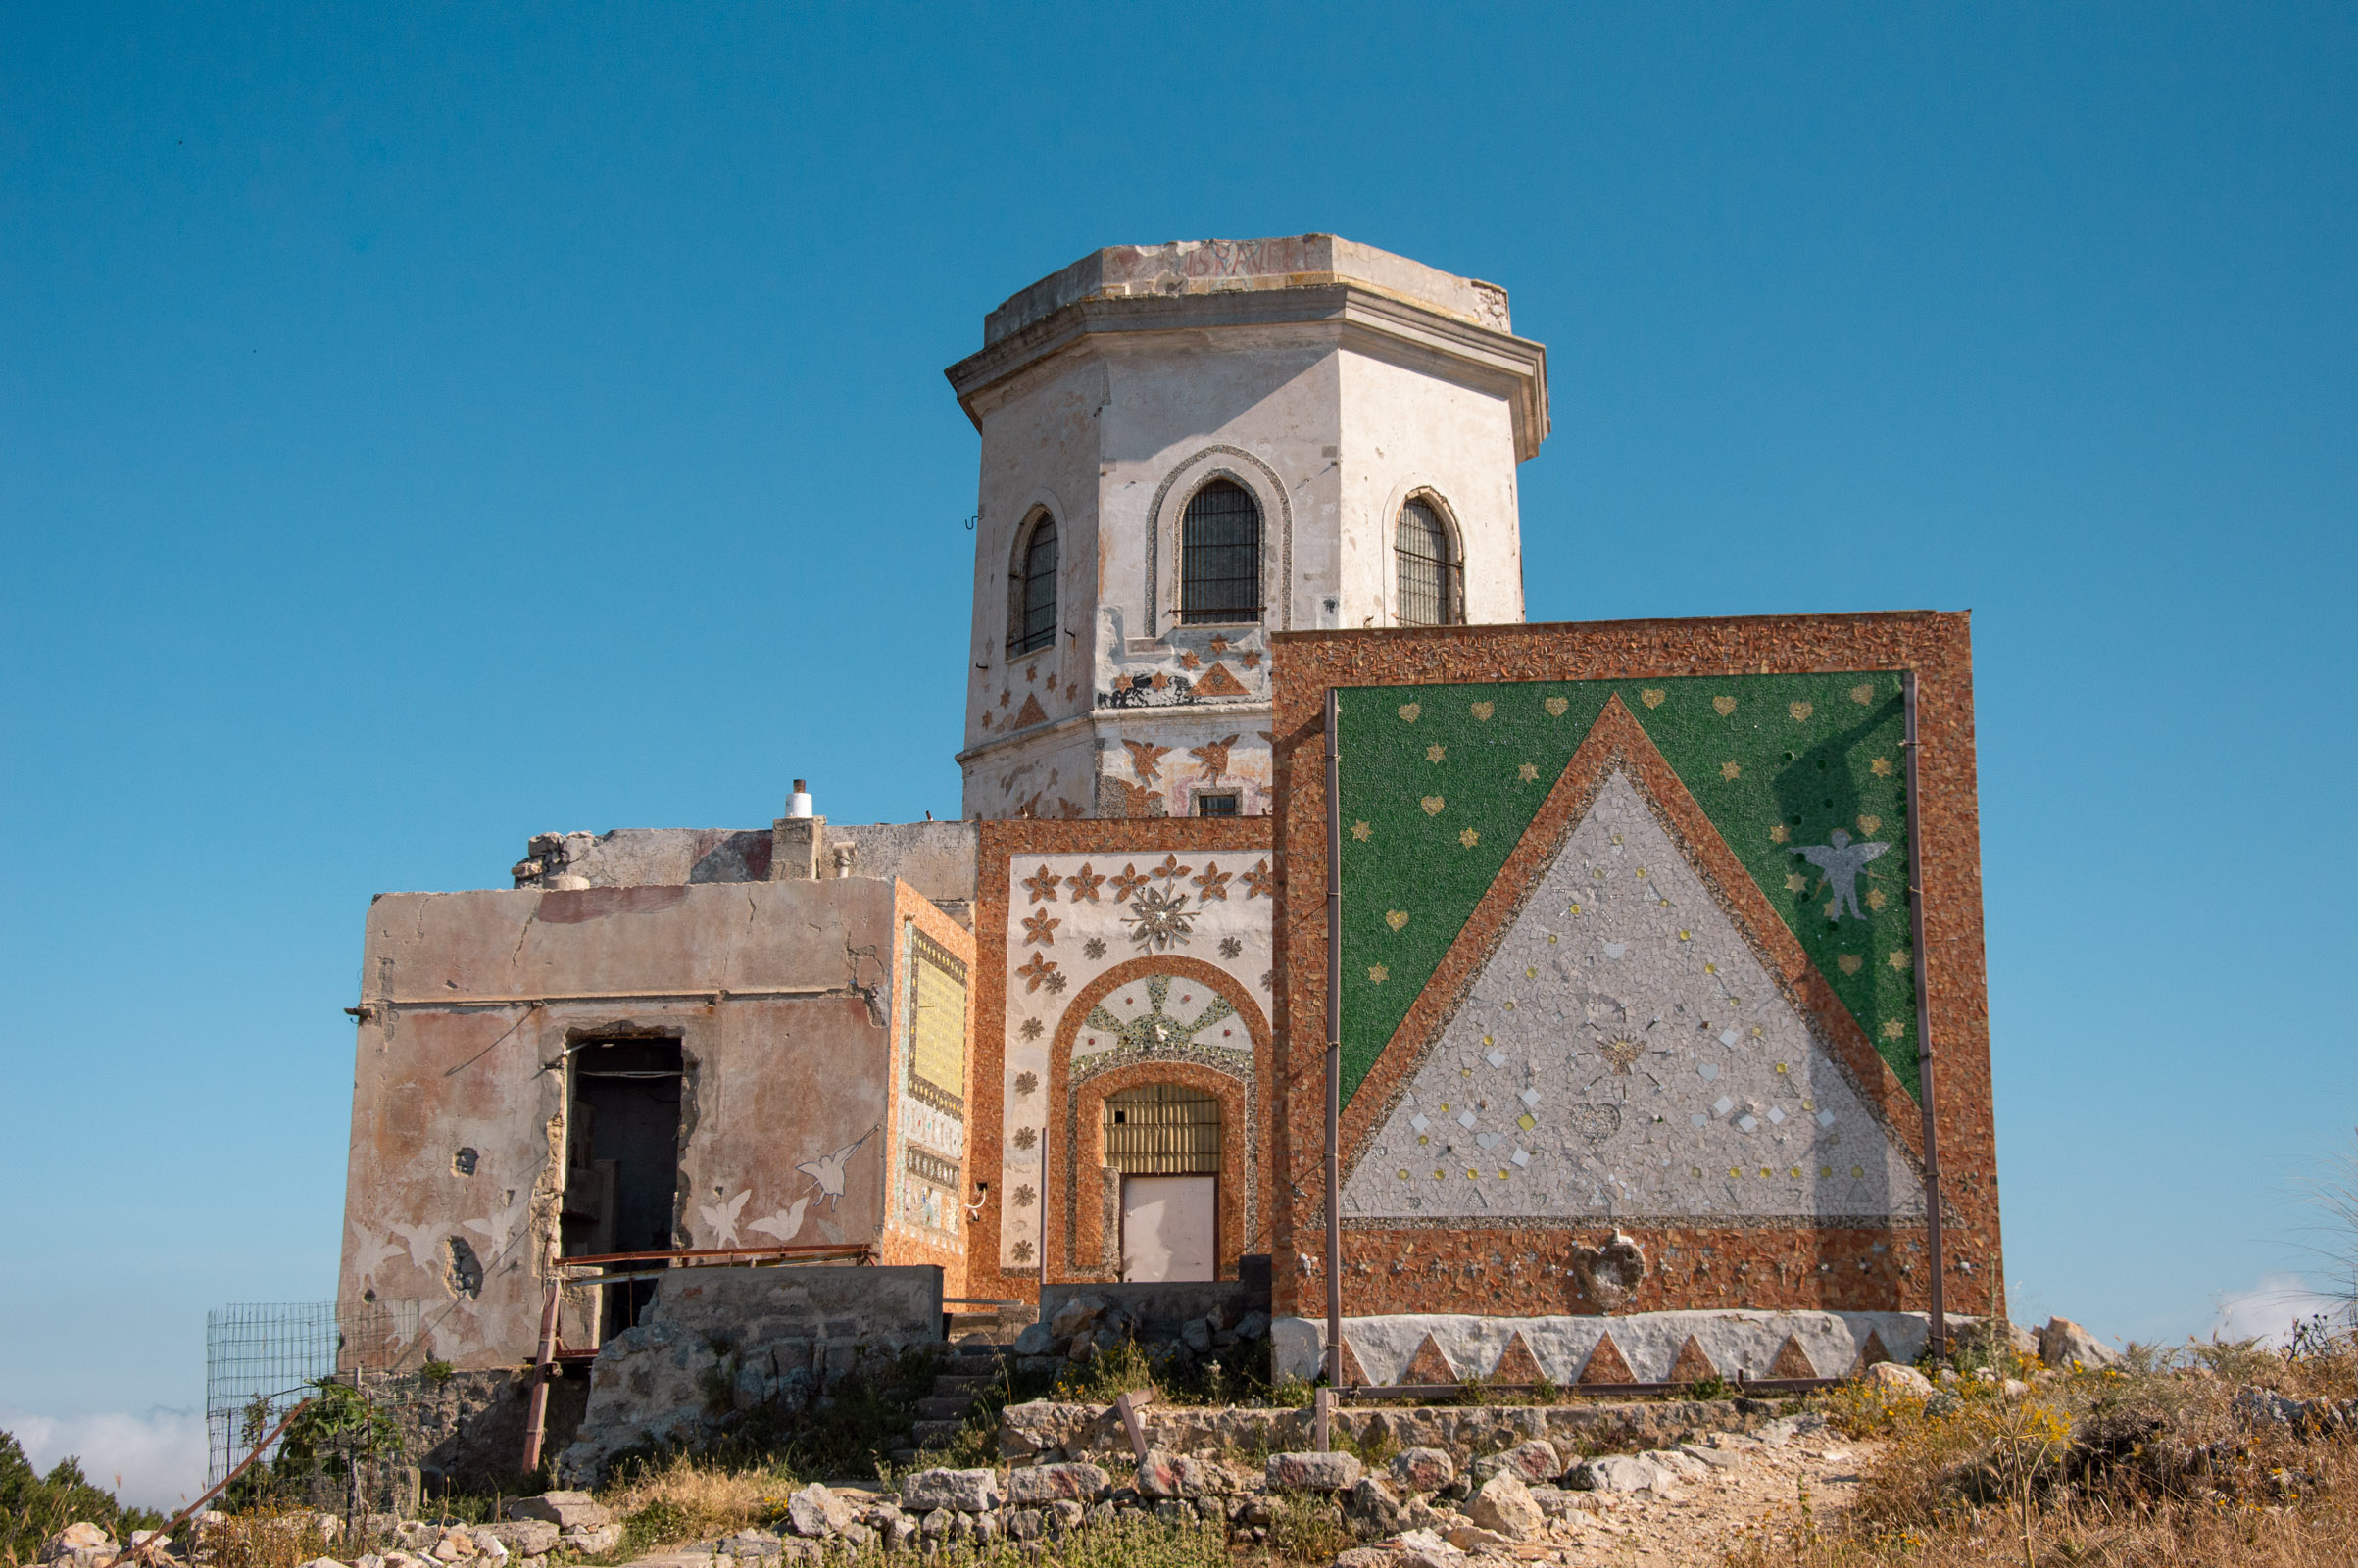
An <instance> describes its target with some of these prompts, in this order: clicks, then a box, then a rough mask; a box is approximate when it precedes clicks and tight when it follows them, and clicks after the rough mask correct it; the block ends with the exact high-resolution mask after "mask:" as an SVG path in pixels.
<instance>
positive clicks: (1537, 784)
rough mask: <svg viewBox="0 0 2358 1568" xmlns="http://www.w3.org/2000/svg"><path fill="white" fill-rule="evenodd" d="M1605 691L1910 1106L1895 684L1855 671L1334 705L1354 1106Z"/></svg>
mask: <svg viewBox="0 0 2358 1568" xmlns="http://www.w3.org/2000/svg"><path fill="white" fill-rule="evenodd" d="M1616 694H1617V695H1619V696H1620V698H1621V700H1622V703H1623V705H1624V706H1626V707H1627V708H1628V710H1629V711H1630V712H1631V713H1632V714H1633V715H1634V716H1635V718H1636V720H1637V722H1638V723H1639V725H1640V726H1641V727H1642V728H1643V729H1644V730H1645V731H1646V736H1647V738H1648V739H1649V740H1651V741H1652V742H1653V744H1654V745H1655V746H1656V747H1657V748H1658V749H1659V750H1660V751H1661V753H1662V756H1663V757H1664V759H1665V760H1667V761H1668V762H1669V764H1670V765H1671V767H1672V768H1673V770H1674V771H1675V772H1676V773H1677V774H1678V777H1679V779H1680V781H1681V782H1682V783H1683V784H1684V785H1685V786H1686V787H1687V789H1688V790H1689V792H1690V793H1691V794H1692V795H1693V796H1694V798H1695V802H1696V803H1697V805H1698V806H1700V808H1701V809H1702V810H1703V812H1704V814H1705V815H1706V816H1707V817H1708V819H1709V820H1710V822H1711V824H1712V826H1713V827H1714V828H1715V829H1716V830H1717V831H1718V832H1719V834H1720V836H1721V837H1722V839H1723V840H1724V841H1725V842H1726V844H1727V846H1728V848H1729V850H1730V851H1731V852H1732V853H1733V854H1734V855H1735V856H1736V858H1738V859H1739V860H1740V861H1741V862H1742V863H1743V865H1744V869H1745V870H1746V871H1747V872H1748V873H1749V874H1750V875H1751V877H1752V878H1753V880H1754V882H1755V883H1756V884H1757V886H1758V887H1759V889H1760V891H1761V893H1762V894H1763V896H1765V897H1766V898H1767V899H1768V901H1769V903H1770V905H1771V907H1773V908H1775V910H1776V911H1777V914H1778V916H1779V917H1780V918H1781V919H1782V920H1783V921H1784V922H1785V923H1786V925H1787V926H1788V928H1789V929H1791V930H1792V932H1793V935H1794V936H1795V937H1796V938H1797V939H1798V940H1799V941H1800V943H1801V945H1802V948H1803V950H1804V951H1805V952H1806V953H1807V954H1808V956H1810V958H1811V960H1812V961H1813V962H1814V963H1815V964H1816V965H1817V967H1818V968H1819V970H1820V971H1821V972H1822V973H1823V975H1824V976H1825V978H1826V980H1827V982H1828V984H1829V985H1830V986H1831V987H1832V989H1833V991H1834V993H1835V995H1836V996H1837V997H1838V998H1839V999H1840V1001H1841V1002H1842V1005H1843V1006H1844V1007H1846V1008H1847V1009H1848V1010H1849V1012H1850V1013H1851V1015H1852V1017H1854V1018H1855V1019H1856V1020H1857V1021H1858V1023H1859V1025H1860V1026H1861V1027H1862V1028H1863V1029H1865V1030H1866V1032H1867V1034H1868V1036H1869V1038H1870V1039H1871V1040H1872V1041H1873V1042H1874V1044H1875V1048H1876V1050H1877V1051H1878V1052H1879V1053H1880V1054H1882V1055H1883V1057H1884V1059H1885V1060H1886V1061H1887V1062H1888V1063H1890V1065H1891V1070H1892V1071H1893V1073H1895V1074H1896V1075H1897V1076H1898V1078H1899V1079H1900V1081H1901V1082H1902V1083H1904V1084H1906V1085H1907V1086H1908V1087H1909V1090H1910V1092H1911V1093H1913V1092H1914V1089H1915V1082H1916V1042H1915V1038H1914V1037H1915V964H1914V955H1913V953H1912V951H1911V946H1910V935H1909V923H1908V900H1907V888H1908V879H1909V878H1908V873H1909V867H1908V863H1907V822H1906V814H1905V812H1906V804H1907V803H1906V801H1905V799H1904V782H1905V775H1906V766H1905V760H1904V754H1903V751H1902V748H1901V745H1900V742H1901V739H1902V737H1903V732H1904V714H1903V712H1902V708H1901V702H1900V696H1899V677H1898V675H1897V674H1895V673H1893V672H1891V671H1889V670H1885V671H1874V670H1850V671H1835V672H1829V673H1819V674H1807V675H1731V676H1711V677H1688V678H1665V679H1656V680H1632V681H1560V682H1555V681H1549V682H1516V683H1498V684H1480V685H1472V684H1469V685H1450V686H1394V687H1357V688H1351V689H1348V690H1346V691H1345V692H1344V693H1343V694H1342V696H1341V699H1340V703H1341V724H1342V752H1343V760H1342V769H1341V782H1342V810H1343V820H1344V823H1345V828H1346V833H1345V838H1344V844H1343V852H1344V866H1343V886H1344V919H1345V926H1344V974H1345V982H1346V989H1345V998H1344V1015H1343V1040H1344V1070H1345V1088H1346V1093H1347V1095H1348V1094H1350V1093H1351V1092H1353V1091H1355V1090H1356V1088H1357V1087H1358V1085H1359V1083H1360V1082H1361V1081H1362V1080H1363V1079H1364V1078H1365V1077H1366V1075H1367V1073H1368V1071H1369V1069H1370V1068H1371V1067H1372V1066H1373V1065H1374V1063H1375V1060H1376V1058H1377V1056H1378V1055H1380V1054H1381V1053H1382V1051H1383V1049H1384V1046H1385V1044H1386V1043H1387V1042H1388V1041H1389V1040H1390V1039H1391V1038H1392V1035H1393V1032H1394V1030H1396V1029H1397V1028H1398V1027H1399V1025H1400V1019H1401V1018H1402V1017H1403V1016H1404V1015H1405V1014H1406V1012H1407V1010H1408V1008H1409V1006H1410V1005H1411V1004H1413V1002H1414V1001H1415V998H1416V994H1417V992H1418V990H1419V989H1420V988H1421V987H1422V986H1423V984H1424V982H1425V980H1426V979H1427V978H1428V977H1430V976H1431V974H1432V973H1433V970H1434V968H1435V966H1436V965H1437V964H1438V963H1439V962H1440V961H1441V958H1442V956H1443V955H1444V954H1445V953H1446V952H1447V951H1448V950H1449V944H1450V942H1451V941H1452V940H1453V939H1454V937H1455V936H1456V934H1457V932H1458V931H1459V929H1460V928H1461V927H1462V926H1463V925H1464V923H1465V920H1466V917H1467V915H1468V914H1469V913H1470V912H1471V911H1472V909H1473V907H1474V906H1475V904H1476V903H1477V902H1478V901H1479V900H1480V899H1481V897H1482V895H1483V894H1484V893H1485V892H1486V891H1488V889H1489V888H1490V886H1491V883H1492V881H1493V880H1494V879H1495V878H1496V877H1497V875H1498V869H1499V867H1500V865H1501V864H1502V863H1503V862H1504V860H1505V858H1506V856H1507V855H1508V854H1509V852H1511V851H1512V849H1513V848H1514V845H1515V843H1516V841H1517V839H1518V838H1519V837H1520V836H1521V834H1522V832H1523V830H1524V829H1525V828H1526V827H1527V826H1528V825H1529V824H1530V822H1531V820H1532V817H1533V815H1534V813H1535V812H1536V811H1537V810H1538V809H1539V807H1540V804H1541V802H1542V801H1543V800H1545V799H1546V797H1547V791H1548V789H1549V787H1550V786H1551V785H1552V784H1553V783H1554V782H1555V780H1556V778H1557V776H1558V775H1559V774H1560V773H1561V772H1562V770H1563V768H1564V765H1565V763H1566V761H1567V760H1569V759H1570V757H1571V755H1572V753H1573V752H1574V750H1575V749H1577V748H1578V746H1579V745H1580V743H1581V741H1582V739H1583V738H1584V737H1585V736H1586V735H1587V734H1588V732H1589V729H1590V727H1591V725H1592V724H1594V722H1595V721H1596V719H1597V715H1598V714H1599V713H1600V712H1601V711H1603V709H1604V706H1605V704H1606V703H1607V702H1608V701H1609V700H1610V699H1611V698H1612V697H1614V696H1615V695H1616ZM1411 904H1413V905H1414V908H1413V911H1412V913H1411V916H1410V918H1408V919H1407V920H1404V921H1402V920H1398V919H1396V917H1397V916H1399V915H1400V913H1401V912H1402V911H1403V910H1408V909H1409V908H1410V906H1411Z"/></svg>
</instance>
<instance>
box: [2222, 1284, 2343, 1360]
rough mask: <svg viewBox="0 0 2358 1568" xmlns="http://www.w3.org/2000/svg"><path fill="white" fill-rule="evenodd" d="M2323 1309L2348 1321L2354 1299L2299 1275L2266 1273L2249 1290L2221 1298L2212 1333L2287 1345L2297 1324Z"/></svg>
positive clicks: (2333, 1317) (2227, 1338) (2335, 1319)
mask: <svg viewBox="0 0 2358 1568" xmlns="http://www.w3.org/2000/svg"><path fill="white" fill-rule="evenodd" d="M2321 1312H2322V1313H2324V1314H2325V1315H2326V1316H2327V1317H2328V1318H2330V1319H2332V1320H2333V1321H2334V1322H2336V1323H2340V1324H2347V1323H2348V1322H2349V1320H2350V1302H2349V1300H2348V1299H2347V1298H2343V1297H2334V1296H2329V1295H2327V1294H2326V1293H2325V1292H2323V1291H2320V1290H2317V1289H2315V1288H2314V1287H2312V1286H2311V1285H2310V1284H2309V1282H2308V1281H2307V1280H2305V1279H2303V1278H2301V1277H2300V1276H2299V1275H2298V1274H2263V1275H2261V1276H2260V1278H2259V1279H2258V1280H2257V1281H2255V1282H2254V1283H2253V1284H2252V1285H2251V1286H2250V1287H2249V1288H2248V1289H2245V1290H2240V1291H2230V1292H2228V1293H2227V1294H2225V1295H2223V1296H2221V1297H2220V1298H2219V1312H2218V1316H2217V1317H2215V1318H2214V1319H2212V1321H2211V1335H2212V1337H2213V1338H2215V1339H2222V1340H2263V1341H2266V1342H2267V1343H2268V1344H2270V1345H2283V1344H2284V1343H2285V1342H2286V1341H2288V1340H2290V1339H2291V1338H2292V1326H2293V1325H2294V1324H2295V1323H2299V1322H2302V1321H2304V1320H2306V1319H2308V1318H2313V1317H2315V1316H2317V1315H2318V1314H2319V1313H2321Z"/></svg>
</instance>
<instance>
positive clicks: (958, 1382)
mask: <svg viewBox="0 0 2358 1568" xmlns="http://www.w3.org/2000/svg"><path fill="white" fill-rule="evenodd" d="M998 1381H999V1380H998V1379H997V1378H995V1377H992V1376H991V1375H990V1374H989V1373H987V1372H944V1373H941V1374H940V1375H938V1376H937V1377H935V1379H934V1380H933V1392H934V1393H936V1394H973V1393H976V1392H977V1391H979V1390H982V1389H987V1388H989V1387H990V1386H991V1385H992V1384H994V1383H996V1382H998Z"/></svg>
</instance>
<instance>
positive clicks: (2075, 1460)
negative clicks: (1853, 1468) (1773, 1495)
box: [1728, 1338, 2358, 1568]
mask: <svg viewBox="0 0 2358 1568" xmlns="http://www.w3.org/2000/svg"><path fill="white" fill-rule="evenodd" d="M1997 1370H2000V1371H2006V1370H2013V1371H2017V1372H2019V1371H2025V1370H2028V1369H2027V1368H2022V1367H2019V1366H2017V1367H2013V1368H2006V1367H2000V1368H1998V1369H1997ZM2244 1386H2257V1387H2262V1388H2267V1389H2270V1390H2273V1391H2275V1392H2277V1393H2280V1394H2283V1395H2285V1396H2287V1397H2293V1398H2315V1397H2329V1398H2341V1399H2346V1398H2349V1397H2353V1396H2354V1395H2358V1347H2354V1346H2353V1345H2352V1343H2351V1342H2350V1341H2349V1340H2348V1339H2346V1338H2345V1339H2341V1340H2338V1341H2332V1342H2324V1343H2318V1342H2312V1343H2310V1344H2308V1345H2305V1346H2304V1347H2303V1350H2302V1353H2300V1354H2298V1355H2295V1356H2285V1355H2280V1354H2276V1353H2273V1352H2270V1351H2266V1350H2262V1349H2259V1348H2256V1347H2254V1346H2252V1345H2250V1344H2241V1345H2211V1346H2189V1347H2187V1348H2184V1349H2182V1350H2179V1351H2175V1352H2168V1353H2161V1352H2154V1351H2150V1350H2146V1351H2138V1352H2135V1353H2133V1354H2132V1356H2131V1358H2130V1361H2129V1363H2128V1364H2127V1365H2125V1366H2124V1367H2122V1368H2120V1369H2118V1370H2114V1371H2108V1372H2097V1373H2081V1374H2076V1375H2074V1376H2072V1377H2068V1378H2052V1379H2046V1380H2042V1381H2039V1382H2038V1383H2036V1384H2035V1385H2034V1386H2033V1388H2032V1389H2031V1392H2030V1393H2029V1394H2028V1395H2027V1396H2024V1397H2019V1398H2008V1397H2005V1396H2004V1395H2003V1394H2002V1393H2000V1392H1999V1390H1998V1388H1997V1387H1996V1386H1995V1385H1990V1384H1975V1383H1971V1382H1969V1383H1967V1384H1965V1385H1963V1386H1961V1387H1960V1388H1959V1389H1958V1390H1956V1391H1955V1395H1954V1397H1946V1398H1940V1399H1936V1400H1935V1401H1933V1402H1932V1403H1931V1404H1929V1405H1928V1404H1927V1403H1925V1402H1923V1401H1920V1400H1916V1399H1911V1398H1907V1397H1894V1396H1891V1395H1890V1394H1888V1393H1886V1392H1884V1391H1882V1390H1880V1389H1878V1388H1875V1387H1873V1386H1870V1385H1865V1384H1851V1385H1847V1386H1845V1387H1844V1388H1842V1389H1841V1390H1839V1391H1837V1392H1836V1393H1835V1394H1834V1395H1833V1396H1832V1397H1830V1398H1829V1399H1828V1401H1827V1405H1828V1411H1827V1413H1828V1416H1829V1418H1830V1419H1831V1420H1832V1421H1833V1423H1834V1424H1835V1425H1836V1426H1837V1427H1838V1428H1839V1429H1840V1430H1842V1432H1844V1433H1846V1434H1847V1435H1849V1436H1851V1437H1854V1438H1866V1439H1874V1440H1877V1451H1876V1454H1875V1457H1874V1458H1873V1460H1872V1461H1871V1462H1870V1463H1869V1465H1868V1466H1867V1468H1866V1470H1865V1472H1864V1474H1863V1476H1862V1484H1861V1487H1860V1491H1859V1496H1858V1499H1857V1501H1856V1503H1855V1504H1854V1505H1853V1506H1852V1508H1851V1509H1850V1510H1849V1511H1848V1513H1847V1514H1846V1515H1845V1516H1844V1517H1843V1519H1842V1521H1841V1523H1840V1525H1839V1526H1836V1527H1825V1526H1823V1525H1821V1524H1819V1523H1817V1522H1813V1521H1810V1520H1808V1519H1806V1518H1804V1520H1803V1521H1802V1523H1801V1524H1800V1526H1799V1527H1798V1528H1795V1529H1792V1530H1788V1531H1784V1532H1781V1533H1778V1534H1775V1535H1773V1536H1772V1535H1762V1536H1756V1537H1754V1538H1751V1539H1748V1540H1746V1541H1745V1542H1744V1543H1743V1544H1741V1545H1740V1546H1739V1547H1738V1548H1737V1549H1735V1550H1733V1551H1731V1552H1729V1553H1728V1561H1729V1563H1730V1564H1732V1565H1735V1568H1869V1565H1876V1568H1882V1565H1891V1568H1896V1565H1899V1564H1907V1565H1909V1568H1968V1565H1972V1568H1984V1565H1992V1568H1994V1565H2000V1564H2004V1565H2014V1568H2046V1565H2051V1564H2067V1563H2068V1564H2119V1565H2122V1568H2193V1565H2196V1564H2201V1565H2204V1568H2217V1565H2225V1564H2235V1565H2237V1568H2244V1565H2248V1568H2326V1565H2328V1564H2332V1565H2335V1568H2346V1565H2349V1564H2353V1563H2358V1439H2354V1438H2353V1437H2352V1436H2350V1435H2349V1434H2348V1433H2347V1432H2343V1433H2340V1434H2338V1435H2331V1436H2329V1435H2317V1436H2311V1437H2308V1438H2303V1437H2301V1436H2300V1435H2298V1434H2296V1433H2294V1432H2292V1431H2290V1430H2288V1429H2287V1428H2284V1427H2279V1426H2268V1425H2257V1426H2255V1425H2253V1424H2251V1423H2249V1422H2247V1421H2245V1420H2243V1419H2241V1418H2239V1417H2238V1416H2237V1415H2236V1414H2235V1409H2234V1402H2235V1393H2236V1391H2237V1389H2238V1388H2241V1387H2244Z"/></svg>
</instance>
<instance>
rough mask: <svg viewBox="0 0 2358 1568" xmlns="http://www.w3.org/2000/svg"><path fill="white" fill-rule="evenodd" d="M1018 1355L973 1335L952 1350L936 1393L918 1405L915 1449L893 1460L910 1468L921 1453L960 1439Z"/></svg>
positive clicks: (911, 1432)
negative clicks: (978, 1401) (981, 1398)
mask: <svg viewBox="0 0 2358 1568" xmlns="http://www.w3.org/2000/svg"><path fill="white" fill-rule="evenodd" d="M1014 1354H1015V1350H1014V1347H1013V1346H1012V1345H999V1344H994V1343H992V1342H990V1341H988V1340H985V1339H984V1338H983V1337H982V1336H980V1335H972V1336H969V1337H968V1338H966V1339H964V1340H961V1341H960V1342H958V1344H957V1345H956V1346H954V1347H952V1348H951V1351H950V1355H949V1357H948V1358H947V1359H946V1360H944V1361H943V1362H942V1370H941V1371H940V1372H939V1373H938V1374H936V1376H935V1377H934V1380H933V1393H932V1394H930V1395H928V1396H927V1397H924V1398H922V1399H919V1400H918V1401H917V1419H916V1424H915V1425H914V1426H912V1427H911V1428H910V1429H909V1437H910V1439H911V1441H912V1442H913V1444H914V1446H912V1447H909V1448H907V1449H902V1450H898V1451H896V1452H895V1453H894V1455H893V1457H894V1458H895V1459H897V1460H899V1461H900V1462H902V1463H904V1464H906V1463H908V1462H909V1460H911V1459H914V1458H915V1457H916V1456H917V1451H918V1449H921V1448H933V1447H939V1446H943V1445H945V1444H947V1443H949V1442H950V1440H951V1439H952V1438H954V1437H956V1436H957V1435H958V1428H959V1427H960V1426H961V1425H963V1424H964V1422H965V1418H966V1413H967V1412H968V1411H969V1410H971V1409H973V1408H974V1400H975V1398H976V1397H977V1396H978V1395H980V1394H981V1393H982V1391H983V1390H985V1389H987V1388H989V1387H990V1386H991V1385H993V1384H995V1383H997V1382H998V1381H999V1380H1000V1378H1001V1377H1002V1376H1003V1375H1004V1373H1005V1370H1006V1364H1007V1362H1008V1361H1009V1360H1011V1359H1013V1357H1014Z"/></svg>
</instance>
